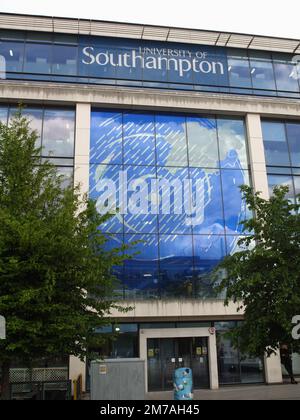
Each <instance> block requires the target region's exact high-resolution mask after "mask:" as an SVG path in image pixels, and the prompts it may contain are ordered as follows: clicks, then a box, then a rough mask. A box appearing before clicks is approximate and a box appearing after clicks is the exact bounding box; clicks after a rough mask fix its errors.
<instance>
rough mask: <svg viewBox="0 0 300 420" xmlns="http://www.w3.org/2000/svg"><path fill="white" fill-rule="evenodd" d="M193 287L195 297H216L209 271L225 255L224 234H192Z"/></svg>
mask: <svg viewBox="0 0 300 420" xmlns="http://www.w3.org/2000/svg"><path fill="white" fill-rule="evenodd" d="M194 254H195V257H194V264H195V268H194V288H195V295H196V296H197V297H216V293H215V292H214V290H213V282H212V279H211V272H212V271H213V270H214V269H215V267H216V266H217V265H218V264H219V263H220V262H221V261H222V259H223V258H224V257H225V255H226V244H225V237H224V236H217V235H194Z"/></svg>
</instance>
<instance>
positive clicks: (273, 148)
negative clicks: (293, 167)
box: [262, 121, 290, 166]
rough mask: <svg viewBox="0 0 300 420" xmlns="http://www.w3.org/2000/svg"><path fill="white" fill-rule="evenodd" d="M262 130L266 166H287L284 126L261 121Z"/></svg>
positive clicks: (287, 155)
mask: <svg viewBox="0 0 300 420" xmlns="http://www.w3.org/2000/svg"><path fill="white" fill-rule="evenodd" d="M262 129H263V139H264V145H265V155H266V163H267V165H272V166H289V165H290V158H289V152H288V145H287V139H286V131H285V124H284V123H282V122H280V121H279V122H264V121H263V122H262Z"/></svg>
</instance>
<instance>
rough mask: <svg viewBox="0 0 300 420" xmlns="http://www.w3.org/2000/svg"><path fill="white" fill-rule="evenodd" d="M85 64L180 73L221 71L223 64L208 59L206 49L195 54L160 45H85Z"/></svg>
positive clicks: (213, 72)
mask: <svg viewBox="0 0 300 420" xmlns="http://www.w3.org/2000/svg"><path fill="white" fill-rule="evenodd" d="M82 53H83V55H84V58H82V63H83V64H86V65H92V64H96V65H99V66H104V67H105V66H113V67H123V68H128V69H130V68H134V69H135V68H141V69H148V70H160V71H161V70H167V71H169V70H171V71H174V72H177V73H178V74H179V76H180V77H183V76H184V75H185V74H187V73H189V72H191V71H192V72H194V73H202V74H215V75H224V65H223V63H222V62H220V61H211V60H209V59H208V58H207V53H205V52H200V51H199V52H197V53H195V54H194V55H193V54H192V53H191V52H190V51H186V50H170V49H159V48H153V49H151V48H140V49H139V50H131V51H130V52H124V53H120V52H118V53H116V52H110V51H105V52H103V51H102V52H97V51H96V50H95V48H94V47H92V46H87V47H84V48H83V50H82Z"/></svg>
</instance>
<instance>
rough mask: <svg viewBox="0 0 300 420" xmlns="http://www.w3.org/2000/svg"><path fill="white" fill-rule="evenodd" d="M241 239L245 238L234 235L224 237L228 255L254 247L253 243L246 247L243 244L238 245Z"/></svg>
mask: <svg viewBox="0 0 300 420" xmlns="http://www.w3.org/2000/svg"><path fill="white" fill-rule="evenodd" d="M243 238H245V236H234V235H227V236H226V245H227V254H228V255H233V254H236V253H237V252H242V251H246V250H247V249H253V248H254V247H255V242H254V241H253V242H252V243H251V244H250V245H249V246H248V247H247V246H246V245H245V244H239V241H240V240H241V239H243Z"/></svg>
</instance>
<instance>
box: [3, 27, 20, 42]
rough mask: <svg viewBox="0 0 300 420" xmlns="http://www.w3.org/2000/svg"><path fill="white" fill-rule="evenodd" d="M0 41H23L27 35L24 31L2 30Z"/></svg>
mask: <svg viewBox="0 0 300 420" xmlns="http://www.w3.org/2000/svg"><path fill="white" fill-rule="evenodd" d="M0 39H13V40H21V41H23V40H24V39H25V33H24V32H23V31H11V30H9V29H8V30H6V29H1V30H0Z"/></svg>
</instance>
